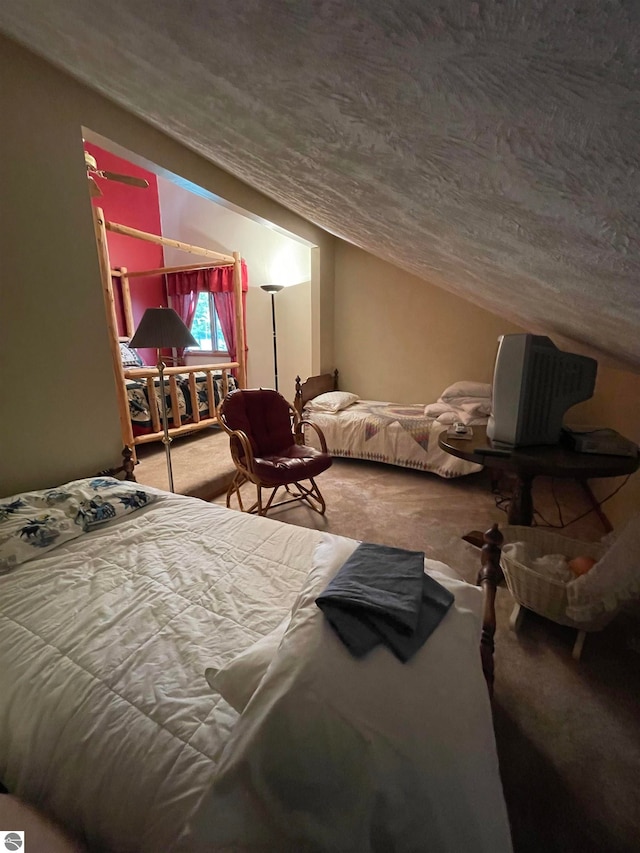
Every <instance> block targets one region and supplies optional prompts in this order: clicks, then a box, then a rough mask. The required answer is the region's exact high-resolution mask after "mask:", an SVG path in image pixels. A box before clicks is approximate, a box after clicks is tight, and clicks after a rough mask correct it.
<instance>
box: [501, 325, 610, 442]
mask: <svg viewBox="0 0 640 853" xmlns="http://www.w3.org/2000/svg"><path fill="white" fill-rule="evenodd" d="M597 367H598V363H597V362H596V360H595V359H593V358H588V357H587V356H583V355H576V354H574V353H569V352H564V351H563V350H560V349H558V348H557V347H556V345H555V344H554V343H553V341H552V340H551V339H550V338H547V337H545V336H543V335H531V334H522V335H502V336H501V337H500V339H499V344H498V354H497V356H496V362H495V366H494V372H493V398H492V413H491V416H490V417H489V422H488V424H487V435H488V436H489V438H490V439H491V440H492V442H493V444H495V445H496V446H497V447H505V448H509V447H524V446H528V445H535V444H557V443H558V442H559V440H560V433H561V430H562V419H563V417H564V414H565V412H566V411H567V409H569V408H570V407H571V406H573V405H575V404H576V403H580V402H582V401H583V400H588V399H589V398H590V397H592V396H593V391H594V388H595V381H596V371H597Z"/></svg>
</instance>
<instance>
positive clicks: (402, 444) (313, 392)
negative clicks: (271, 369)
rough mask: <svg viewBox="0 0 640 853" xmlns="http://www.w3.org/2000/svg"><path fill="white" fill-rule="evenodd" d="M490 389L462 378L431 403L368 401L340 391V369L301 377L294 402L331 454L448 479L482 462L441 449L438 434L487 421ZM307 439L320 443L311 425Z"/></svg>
mask: <svg viewBox="0 0 640 853" xmlns="http://www.w3.org/2000/svg"><path fill="white" fill-rule="evenodd" d="M490 394H491V391H490V386H489V385H485V384H481V383H477V382H473V383H471V382H465V383H462V382H459V383H455V384H454V385H452V386H449V388H446V389H445V390H444V391H443V393H442V395H441V396H440V397H439V398H438V400H437V401H436V402H435V403H432V404H425V403H390V402H385V401H381V400H363V399H360V398H359V397H358V396H357V395H356V394H354V393H351V392H346V391H338V390H337V371H336V372H335V373H333V374H322V375H320V376H312V377H309V379H307V380H306V382H300V378H299V377H298V380H297V381H296V395H295V406H296V408H297V410H298V412H299V413H300V415H301V416H302V418H303V420H306V421H311V422H313V423H314V424H316V425H317V426H318V427H320V429H321V430H322V432H323V433H324V436H325V439H326V442H327V449H328V451H329V453H331V455H332V456H339V457H343V458H350V459H364V460H367V461H370V462H384V463H386V464H389V465H397V466H399V467H401V468H413V469H415V470H418V471H430V472H432V473H434V474H437V475H438V476H440V477H446V478H449V477H461V476H464V475H465V474H473V473H476V472H478V471H481V470H482V466H481V465H477V464H475V463H473V462H467V461H465V460H464V459H458V458H457V457H455V456H452V455H451V454H449V453H447V452H446V451H444V450H442V449H441V448H440V447H439V446H438V437H439V436H440V434H441V433H442V431H443V430H446V429H447V428H448V427H449V426H450V425H451V424H453V423H454V422H455V421H460V422H462V423H464V424H466V425H470V426H473V425H474V424H478V425H479V424H486V423H487V418H488V413H489V409H490ZM305 440H306V439H305ZM308 441H309V443H310V444H312V445H313V446H316V445H315V444H314V442H315V441H317V439H315V438H314V433H313V432H312V431H311V430H310V431H309V438H308Z"/></svg>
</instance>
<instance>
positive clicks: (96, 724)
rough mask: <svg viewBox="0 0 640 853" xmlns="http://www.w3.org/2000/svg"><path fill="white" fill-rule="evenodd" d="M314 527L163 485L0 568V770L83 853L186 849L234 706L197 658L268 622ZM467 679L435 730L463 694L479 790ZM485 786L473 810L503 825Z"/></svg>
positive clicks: (282, 606) (493, 773)
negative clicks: (483, 810)
mask: <svg viewBox="0 0 640 853" xmlns="http://www.w3.org/2000/svg"><path fill="white" fill-rule="evenodd" d="M320 539H321V533H319V532H318V531H315V530H307V529H302V528H298V527H294V526H292V525H286V524H283V523H280V522H277V521H272V520H270V519H263V518H257V517H255V516H247V515H243V514H241V513H237V512H234V511H231V510H227V509H225V508H223V507H219V506H216V505H213V504H206V503H204V502H201V501H199V500H196V499H192V498H185V497H181V496H177V495H169V494H164V493H163V494H162V496H161V497H160V499H159V500H158V501H157V502H156V503H154V504H152V505H150V506H148V507H145V508H144V509H142V510H140V511H139V512H137V513H135V514H133V515H132V516H129V517H125V518H122V519H118V520H115V521H113V522H111V523H109V524H106V525H104V526H103V527H102V528H101V529H99V530H97V531H95V532H93V533H90V534H88V535H86V536H83V537H81V538H79V539H76V540H74V541H72V542H69V543H67V544H64V545H61V546H60V547H59V548H57V549H55V550H53V551H51V552H49V553H48V554H46V555H43V556H41V557H38V558H37V559H34V560H32V561H30V562H27V563H24V564H23V565H21V566H19V567H18V568H17V569H15V570H14V571H13V572H11V573H10V574H8V575H5V576H2V577H0V779H2V780H3V781H4V782H5V784H6V785H7V786H8V787H9V788H10V790H12V792H14V793H16V794H18V795H20V796H23V797H24V798H25V799H27V800H28V801H30V802H32V803H33V804H35V805H37V806H40V807H41V808H42V809H43V810H44V811H46V812H48V813H49V814H50V815H51V816H53V817H54V818H56V819H57V820H58V821H60V823H62V824H63V825H64V826H66V827H67V828H68V829H70V830H71V831H72V832H74V833H76V834H78V835H79V836H80V837H81V838H83V839H84V840H85V841H86V843H87V844H88V846H89V847H90V849H91V850H92V851H117V853H127V851H139V853H159V851H162V852H163V853H172V851H178V850H179V851H192V850H194V849H195V847H194V844H193V842H192V841H191V840H189V838H188V836H186V835H185V827H186V825H187V822H188V821H189V819H190V817H191V816H192V815H193V814H194V812H195V810H196V807H197V806H198V804H199V802H200V800H201V799H202V796H203V794H204V793H205V792H206V791H207V790H208V789H209V787H210V784H211V782H212V779H213V777H214V772H215V769H216V765H217V762H218V760H219V758H220V755H221V752H222V750H223V748H224V746H225V744H227V742H228V741H229V740H230V735H231V732H232V729H233V727H234V724H235V723H236V721H237V719H238V715H237V714H236V712H235V711H233V710H232V709H231V708H230V706H229V705H227V703H226V702H225V701H224V700H223V699H222V698H221V697H220V696H218V695H217V694H215V693H213V692H212V691H211V689H210V688H209V686H208V685H207V682H206V681H205V678H204V670H205V668H206V667H207V666H214V667H220V666H222V665H223V664H224V663H226V662H227V661H228V660H230V659H231V658H232V657H233V656H234V655H235V654H236V653H237V652H239V651H241V650H243V649H244V648H247V647H248V646H249V645H251V644H252V643H253V642H255V640H257V639H258V638H259V637H261V636H264V635H265V634H267V633H268V632H269V631H270V630H271V629H272V628H274V627H275V626H276V625H277V624H278V623H279V622H280V621H281V620H282V618H283V617H284V616H285V615H286V613H287V612H288V611H289V609H290V607H291V605H292V604H293V602H294V600H295V598H296V595H297V593H298V591H299V589H300V588H301V587H302V585H303V582H304V580H305V578H306V576H307V573H308V571H309V569H310V568H311V566H312V562H313V557H314V552H315V550H316V546H317V544H318V543H319V541H320ZM474 592H475V591H474ZM477 601H478V605H477V606H478V610H479V607H480V600H479V595H478V597H477ZM474 645H475V643H474ZM468 657H469V659H470V664H469V665H470V666H472V667H473V668H474V670H476V671H479V655H477V654H476V653H475V651H474V652H473V653H470V654H469V655H468ZM476 689H477V688H476ZM478 692H480V695H479V696H477V695H476V696H473V695H470V696H469V702H468V703H462V704H463V705H464V707H462V708H457V707H452V708H450V709H449V710H450V725H451V730H450V731H451V738H453V739H455V738H456V736H457V734H456V732H458V731H459V730H460V727H463V728H464V727H467V726H468V725H469V721H470V720H472V719H473V720H475V722H474V723H473V725H478V723H477V712H476V711H475V710H474V709H473V707H472V706H473V704H474V702H476V701H477V702H479V703H480V704H479V707H480V709H481V713H480V719H481V720H483V722H482V723H481V732H482V739H483V749H486V750H487V754H488V755H489V756H490V760H488V761H487V766H486V770H487V773H488V774H489V776H490V777H491V779H492V784H493V786H494V788H495V784H496V779H497V759H496V758H495V745H494V742H493V732H492V730H491V725H490V721H489V719H490V718H489V717H488V711H487V709H488V701H487V698H486V695H484V694H483V692H482V691H478ZM446 698H447V697H446V696H439V697H438V701H439V702H443V701H445V702H446ZM483 715H484V716H483ZM485 718H486V720H487V722H484V720H485ZM425 736H428V734H427V733H425ZM461 760H462V761H464V756H461ZM452 772H453V771H452ZM482 784H483V782H482V779H478V785H479V786H482ZM494 788H492V791H493V790H494ZM491 797H492V798H493V800H495V802H493V806H494V807H493V808H492V809H491V811H490V812H489V813H487V814H486V820H488V821H496V820H497V821H498V824H500V822H501V821H502V829H501V837H506V836H505V832H506V834H507V835H508V831H506V830H505V829H504V825H506V817H505V809H504V802H503V801H502V800H501V797H500V796H496V795H495V794H493V793H492V794H491ZM485 807H486V803H485ZM467 817H468V815H467ZM461 819H463V815H461ZM474 819H477V820H480V819H485V818H484V816H483V815H480V814H479V815H475V816H474ZM499 835H500V833H499ZM212 849H213V848H212ZM234 849H236V848H234ZM237 849H241V848H237ZM434 849H436V848H434ZM478 849H480V848H478ZM483 849H484V848H483ZM503 849H505V850H506V849H507V847H506V846H505V847H504V848H503Z"/></svg>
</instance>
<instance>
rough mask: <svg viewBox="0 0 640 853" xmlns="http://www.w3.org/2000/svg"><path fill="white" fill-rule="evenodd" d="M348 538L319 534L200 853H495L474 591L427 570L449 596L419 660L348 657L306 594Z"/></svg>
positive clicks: (242, 725) (501, 847)
mask: <svg viewBox="0 0 640 853" xmlns="http://www.w3.org/2000/svg"><path fill="white" fill-rule="evenodd" d="M357 544H358V543H357V542H355V541H354V540H348V539H342V538H341V537H335V536H331V535H330V534H325V535H324V536H323V539H322V541H321V543H320V545H319V546H318V549H317V550H316V555H315V558H314V565H313V568H312V571H311V572H310V574H309V576H308V578H307V582H306V584H305V587H304V589H303V591H302V593H301V595H300V596H299V598H298V601H297V602H296V605H295V606H294V611H293V615H292V618H291V623H290V625H289V627H288V629H287V631H286V632H285V635H284V637H283V639H282V642H281V643H280V647H279V649H278V652H277V654H276V656H275V658H274V660H273V662H272V663H271V665H270V667H269V669H268V670H267V673H266V675H265V676H264V678H263V679H262V681H261V683H260V686H259V687H258V689H257V690H256V692H255V693H254V694H253V697H252V698H251V700H250V702H249V704H248V705H247V706H246V708H245V711H244V713H243V714H242V715H241V717H240V719H239V720H238V722H237V723H236V725H235V728H234V730H233V732H232V735H231V738H230V739H229V741H228V742H227V744H226V746H225V748H224V750H223V753H222V755H221V759H220V763H219V765H218V768H217V770H216V774H215V776H214V779H213V783H212V787H211V789H210V790H209V791H208V793H207V794H205V796H204V797H203V799H202V800H201V803H200V806H199V807H198V810H197V812H196V815H195V817H194V820H193V822H192V826H191V830H192V833H193V834H194V835H195V836H196V838H199V839H200V840H201V841H202V842H203V843H204V842H206V845H207V846H206V849H234V850H235V849H242V850H314V851H316V850H336V851H338V850H362V851H365V850H367V851H370V850H373V849H383V848H384V849H387V850H392V849H393V850H395V851H397V853H408V851H415V850H422V849H424V843H425V838H428V839H430V841H429V843H430V844H431V845H432V846H433V849H434V850H435V849H437V850H478V851H479V850H486V851H489V850H491V851H492V853H493V852H494V851H495V853H498V851H500V853H506V851H509V850H510V849H511V846H510V839H509V825H508V821H507V817H506V809H505V806H504V799H503V796H502V789H501V784H500V776H499V771H498V761H497V755H496V751H495V740H494V736H493V725H492V718H491V708H490V703H489V698H488V691H487V688H486V684H485V682H484V679H483V676H482V670H481V667H480V654H479V651H478V649H479V640H480V613H481V601H482V597H481V593H480V591H479V590H478V589H477V588H475V587H472V586H470V585H468V584H465V583H464V582H462V581H455V580H452V579H450V578H447V577H445V576H443V575H437V574H436V573H434V576H436V577H437V579H438V580H439V581H440V582H441V583H442V584H443V585H445V586H446V587H447V588H449V589H451V591H452V592H453V593H454V595H455V596H456V602H455V606H453V607H452V608H451V609H450V610H449V612H448V614H447V615H446V617H445V618H444V619H443V620H442V622H441V623H440V625H439V626H438V628H437V630H436V631H435V632H434V633H433V634H432V635H431V637H429V639H428V640H427V642H426V643H425V645H424V646H423V647H422V648H421V649H420V650H419V652H418V653H417V654H416V655H414V657H413V658H412V659H411V660H410V661H409V662H408V663H406V664H401V663H400V662H399V661H398V660H397V659H396V658H395V657H394V655H393V654H392V653H391V652H390V651H389V650H388V649H386V648H384V647H382V646H381V647H379V648H377V649H374V650H373V651H372V652H371V653H370V654H369V655H367V657H365V658H364V659H356V658H354V657H352V656H351V655H350V654H349V652H348V651H347V650H346V649H345V647H344V646H343V645H342V643H341V642H340V640H339V639H338V638H337V637H336V635H335V634H334V632H333V631H332V629H331V628H330V627H329V626H328V624H327V623H326V620H325V618H324V616H323V615H322V613H321V611H320V610H319V609H318V608H317V606H316V605H315V598H316V597H317V595H318V594H319V592H320V591H321V590H322V589H324V587H325V586H326V584H327V582H328V581H329V579H330V578H331V577H333V576H334V575H335V573H336V572H337V570H338V569H339V567H340V566H341V565H342V563H344V561H345V559H346V558H347V557H348V556H349V555H350V553H352V551H353V550H354V549H355V547H356V546H357ZM478 779H482V785H480V786H479V785H478ZM487 814H491V816H492V819H491V820H490V821H488V820H486V815H487ZM380 833H383V835H384V843H383V841H382V840H380V843H377V842H376V844H374V845H373V846H372V839H375V838H376V837H377V838H378V839H380ZM194 840H195V839H194ZM196 849H200V848H199V847H196Z"/></svg>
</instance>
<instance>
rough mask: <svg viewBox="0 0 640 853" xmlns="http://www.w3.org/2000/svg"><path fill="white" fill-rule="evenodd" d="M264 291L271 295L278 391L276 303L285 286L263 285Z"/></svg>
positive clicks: (275, 371)
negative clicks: (277, 296)
mask: <svg viewBox="0 0 640 853" xmlns="http://www.w3.org/2000/svg"><path fill="white" fill-rule="evenodd" d="M260 287H261V288H262V290H265V291H266V292H267V293H270V294H271V326H272V328H273V371H274V374H275V380H276V381H275V389H276V391H277V390H278V339H277V337H276V302H275V295H276V293H280V291H281V290H282V288H283V287H284V285H283V284H261V285H260Z"/></svg>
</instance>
